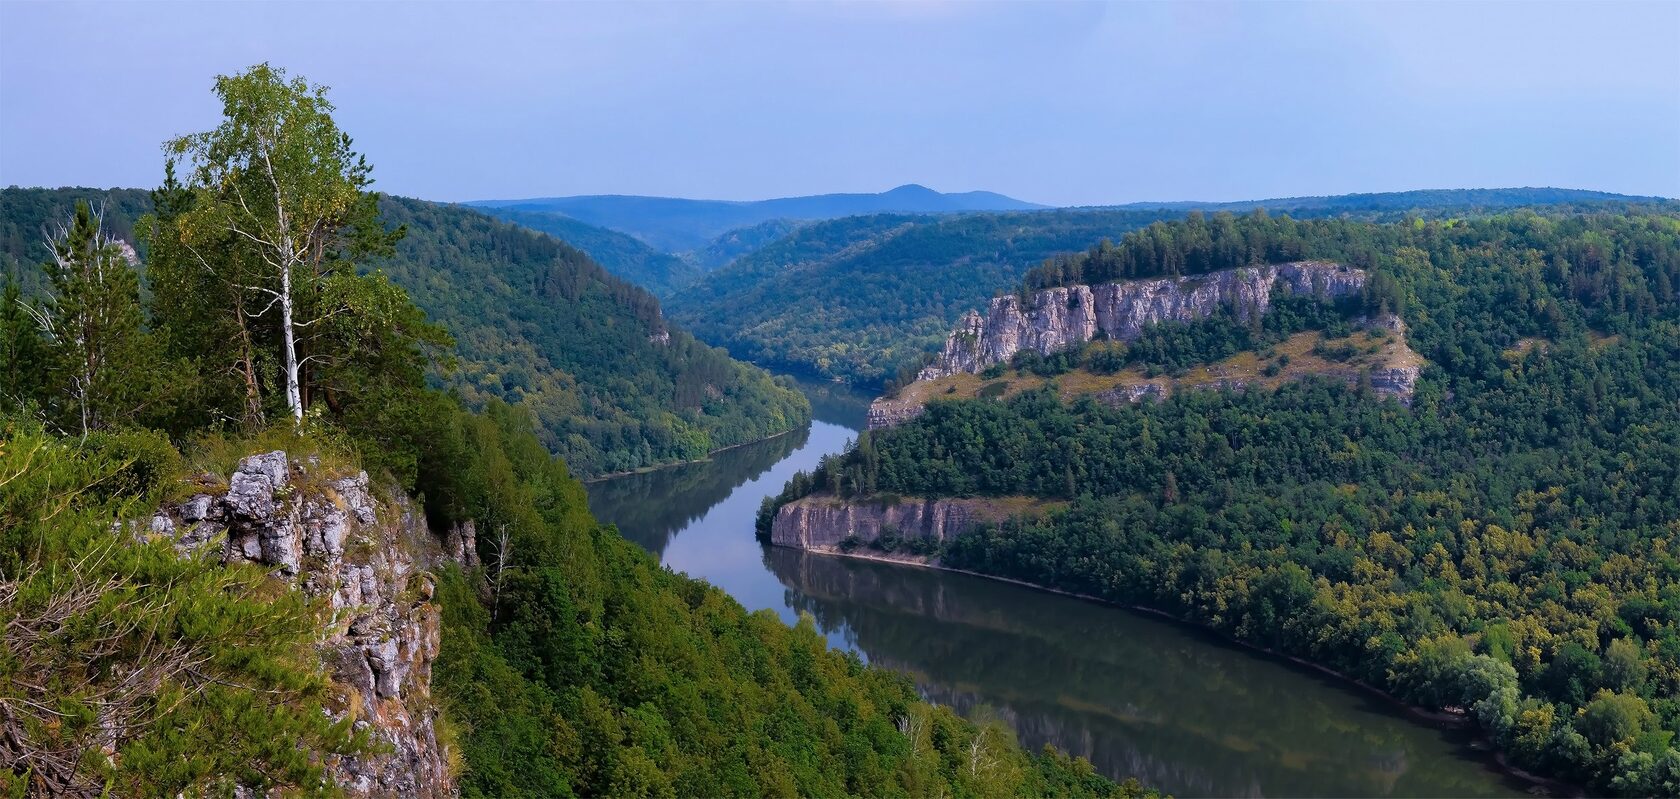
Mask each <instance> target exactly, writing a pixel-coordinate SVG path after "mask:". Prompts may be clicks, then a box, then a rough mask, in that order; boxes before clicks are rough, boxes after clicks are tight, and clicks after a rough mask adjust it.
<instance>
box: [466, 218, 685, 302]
mask: <svg viewBox="0 0 1680 799" xmlns="http://www.w3.org/2000/svg"><path fill="white" fill-rule="evenodd" d="M478 210H481V211H483V212H484V213H486V214H489V215H490V216H493V217H496V218H497V219H500V220H503V221H505V222H512V223H514V224H516V225H519V226H520V227H524V228H530V229H531V230H535V231H538V232H540V233H547V234H548V235H550V236H553V237H554V238H557V239H559V240H561V241H563V242H566V244H568V245H570V246H572V247H574V248H576V249H578V250H581V251H583V252H584V253H587V254H588V255H589V259H590V260H592V261H594V262H595V263H598V264H600V265H601V267H602V268H604V269H606V270H607V271H608V272H611V273H612V274H613V276H615V277H617V278H620V279H622V280H625V281H627V282H630V283H634V284H636V285H638V286H641V287H642V288H645V289H647V290H648V291H651V292H653V294H654V296H656V297H669V296H670V295H671V294H672V293H673V292H675V291H676V290H677V289H679V288H681V287H683V286H686V285H688V284H689V283H692V282H694V281H695V279H696V278H698V277H700V274H701V272H702V269H701V267H700V266H697V265H695V264H691V263H689V262H688V261H686V260H684V259H683V258H681V257H679V256H676V255H672V254H670V253H665V252H660V251H659V250H656V249H654V248H652V247H649V246H648V245H646V244H643V243H642V242H641V241H640V240H639V239H637V238H635V237H634V236H630V235H627V234H624V233H620V232H618V231H616V230H608V229H606V228H600V227H595V226H594V225H589V224H585V223H583V222H579V221H577V220H576V219H573V218H571V217H569V216H564V215H562V214H557V213H545V212H542V211H519V210H515V209H512V208H498V207H494V206H482V207H480V208H478Z"/></svg>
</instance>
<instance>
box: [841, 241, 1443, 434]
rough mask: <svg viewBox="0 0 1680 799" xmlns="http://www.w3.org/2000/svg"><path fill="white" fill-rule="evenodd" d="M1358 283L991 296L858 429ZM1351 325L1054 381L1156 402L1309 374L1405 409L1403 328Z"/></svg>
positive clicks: (1299, 266)
mask: <svg viewBox="0 0 1680 799" xmlns="http://www.w3.org/2000/svg"><path fill="white" fill-rule="evenodd" d="M1364 285H1365V273H1364V272H1363V271H1361V270H1358V269H1352V268H1349V267H1345V266H1341V265H1338V264H1333V263H1325V262H1319V261H1301V262H1295V263H1286V264H1279V265H1276V266H1266V267H1245V268H1242V269H1232V270H1227V271H1223V272H1215V273H1211V274H1207V275H1198V276H1194V277H1180V278H1157V279H1151V280H1133V281H1124V282H1119V283H1107V284H1103V285H1098V286H1068V287H1061V288H1053V289H1045V290H1043V291H1039V292H1037V293H1035V294H1034V295H1032V297H1031V298H1030V300H1029V301H1028V302H1029V305H1030V307H1029V308H1027V309H1026V310H1023V306H1022V301H1021V298H1019V297H1017V296H1013V295H1011V296H1007V297H998V298H995V299H993V300H992V302H991V305H990V307H989V309H988V311H987V313H986V315H985V316H981V315H980V314H979V313H976V312H973V311H970V312H969V313H968V314H966V315H965V316H963V318H962V319H961V320H960V321H959V322H958V324H957V327H956V329H955V330H954V331H952V333H951V336H950V338H949V339H947V340H946V342H945V348H944V349H943V351H941V352H940V354H939V356H938V357H937V358H936V359H935V360H934V361H933V362H932V363H930V364H929V365H928V366H926V367H924V368H923V369H922V371H921V373H920V374H919V375H918V377H917V380H916V382H915V383H913V384H911V385H909V386H906V387H904V388H902V389H900V390H899V392H898V393H897V394H896V395H894V396H889V397H881V398H878V399H876V400H875V401H874V402H872V403H870V406H869V428H870V429H871V430H876V429H881V428H886V427H892V426H895V425H898V424H902V423H904V422H906V421H909V420H910V419H914V418H915V417H917V416H919V415H921V413H922V409H923V407H924V406H925V405H926V403H928V402H929V401H932V400H936V399H964V398H973V397H1006V396H1011V395H1013V394H1016V393H1019V392H1021V391H1024V390H1028V389H1031V388H1035V387H1038V386H1041V385H1043V384H1044V383H1046V382H1047V380H1046V379H1045V378H1043V377H1041V376H1038V375H1033V374H1026V373H1015V372H1008V373H1006V374H1005V375H1003V376H1000V377H993V376H990V375H988V376H982V375H981V373H982V372H986V371H987V370H988V368H990V367H993V366H999V365H1004V364H1008V363H1009V362H1010V361H1011V359H1013V358H1014V356H1015V355H1016V353H1019V352H1023V351H1032V352H1037V353H1039V354H1041V355H1050V354H1053V353H1057V352H1061V351H1065V350H1069V349H1073V348H1076V347H1079V346H1081V345H1083V344H1085V343H1086V342H1089V341H1091V340H1093V339H1097V338H1109V339H1114V340H1119V341H1128V340H1134V339H1136V338H1138V337H1139V336H1141V335H1142V333H1143V331H1144V330H1145V329H1146V328H1147V327H1148V326H1149V325H1153V324H1160V323H1163V322H1187V321H1194V320H1196V319H1201V318H1205V317H1207V316H1209V315H1212V314H1214V313H1216V312H1218V311H1219V310H1220V309H1222V308H1230V309H1232V310H1234V311H1235V313H1236V315H1237V317H1238V318H1239V319H1248V318H1251V317H1252V316H1253V315H1255V314H1264V313H1266V312H1267V311H1268V310H1269V309H1270V307H1271V302H1272V297H1273V291H1274V289H1279V288H1281V289H1283V290H1284V291H1287V292H1290V293H1296V294H1308V295H1312V296H1318V297H1322V298H1326V299H1335V298H1341V297H1347V296H1350V295H1353V294H1356V293H1358V292H1359V291H1360V290H1361V289H1362V288H1363V287H1364ZM1361 324H1363V325H1366V326H1367V329H1366V330H1363V331H1360V332H1357V333H1355V334H1354V335H1351V336H1348V337H1346V338H1342V339H1335V340H1328V339H1325V338H1324V337H1322V336H1320V335H1319V334H1316V333H1312V332H1303V333H1299V334H1296V335H1294V336H1291V337H1289V339H1287V340H1286V341H1284V342H1282V343H1280V344H1279V345H1278V346H1276V347H1270V348H1268V352H1267V353H1266V354H1254V353H1245V354H1241V355H1238V356H1234V357H1231V358H1226V359H1224V360H1221V361H1219V362H1215V363H1208V364H1204V365H1202V366H1199V367H1197V368H1194V369H1191V370H1189V371H1188V372H1186V373H1184V374H1181V375H1178V376H1176V377H1166V376H1161V375H1155V374H1145V373H1143V372H1142V371H1141V370H1139V369H1136V368H1133V369H1126V370H1122V371H1120V372H1117V373H1114V374H1103V375H1096V374H1091V373H1089V372H1085V371H1082V370H1075V371H1074V372H1072V373H1070V374H1069V375H1066V376H1064V377H1062V378H1061V379H1059V381H1058V383H1059V385H1060V386H1061V389H1062V394H1063V395H1065V396H1069V397H1071V396H1075V395H1081V394H1090V395H1094V396H1096V397H1097V398H1098V399H1101V400H1104V401H1107V402H1112V403H1120V402H1137V401H1140V400H1143V399H1159V398H1161V397H1164V396H1166V395H1167V394H1170V393H1172V392H1174V391H1178V390H1184V389H1232V390H1240V389H1244V388H1247V387H1250V386H1264V387H1275V386H1277V385H1278V384H1280V383H1282V382H1285V381H1288V380H1295V379H1301V378H1303V377H1307V376H1309V375H1316V376H1319V377H1324V378H1329V379H1334V380H1341V381H1344V382H1347V383H1349V384H1355V385H1357V384H1360V383H1364V382H1367V381H1368V382H1369V385H1370V387H1371V388H1372V390H1373V391H1375V392H1376V393H1378V394H1381V395H1387V396H1393V397H1396V398H1397V399H1399V400H1400V401H1401V402H1402V403H1406V402H1410V400H1411V396H1412V390H1413V387H1414V385H1415V384H1416V383H1417V379H1418V376H1419V374H1420V373H1421V371H1422V366H1423V359H1422V358H1421V357H1420V356H1418V354H1417V353H1416V352H1414V351H1413V350H1412V349H1411V347H1410V346H1409V345H1408V344H1407V342H1406V325H1405V323H1404V322H1403V321H1402V320H1401V319H1400V318H1399V317H1397V316H1394V315H1392V314H1385V315H1381V316H1377V317H1373V318H1369V319H1365V320H1363V321H1362V322H1361ZM1280 355H1282V356H1287V357H1282V358H1279V357H1278V356H1280ZM1273 359H1276V360H1273ZM1268 361H1270V362H1268Z"/></svg>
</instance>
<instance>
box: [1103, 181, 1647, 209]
mask: <svg viewBox="0 0 1680 799" xmlns="http://www.w3.org/2000/svg"><path fill="white" fill-rule="evenodd" d="M1667 199H1668V198H1665V197H1644V196H1637V195H1632V194H1615V193H1612V192H1608V191H1590V190H1587V189H1555V188H1551V187H1549V186H1548V187H1541V188H1533V187H1527V186H1525V187H1521V188H1508V189H1417V190H1414V191H1388V192H1376V193H1370V194H1336V195H1327V196H1315V197H1274V198H1272V199H1269V200H1238V201H1234V202H1199V201H1194V200H1178V201H1172V202H1137V203H1126V204H1124V205H1104V206H1094V207H1096V208H1166V209H1173V210H1181V211H1190V210H1195V209H1200V210H1202V211H1208V212H1212V211H1252V210H1254V209H1256V208H1267V209H1271V210H1287V211H1289V212H1291V213H1295V214H1296V215H1300V214H1301V212H1317V213H1325V212H1337V211H1346V212H1350V213H1357V212H1380V211H1429V210H1432V209H1437V208H1461V209H1495V208H1513V207H1516V206H1520V205H1563V204H1570V203H1603V202H1663V201H1665V200H1667Z"/></svg>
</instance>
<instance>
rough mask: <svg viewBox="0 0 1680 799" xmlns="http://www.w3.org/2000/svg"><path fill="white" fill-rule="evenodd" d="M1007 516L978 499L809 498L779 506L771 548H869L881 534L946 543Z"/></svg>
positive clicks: (771, 529) (771, 538)
mask: <svg viewBox="0 0 1680 799" xmlns="http://www.w3.org/2000/svg"><path fill="white" fill-rule="evenodd" d="M1004 515H1005V514H1003V513H1001V512H999V511H997V510H995V509H994V508H993V506H992V505H991V504H990V503H988V502H987V501H986V500H979V499H904V500H900V501H898V502H897V503H894V504H890V505H889V504H884V503H880V502H871V501H867V500H865V501H858V502H845V501H841V500H838V499H835V498H834V497H829V496H822V495H813V496H809V497H805V498H804V499H799V500H795V501H793V502H789V503H788V504H786V505H783V506H782V507H781V509H780V510H778V511H776V519H775V521H774V523H773V524H772V526H771V528H770V543H772V544H775V545H776V546H783V547H794V548H796V549H814V550H823V549H834V548H836V547H838V546H839V545H840V542H841V541H844V540H845V539H846V538H848V537H856V539H857V540H858V542H859V543H863V544H867V543H869V542H871V541H875V540H876V539H879V538H880V537H881V535H882V531H883V530H885V531H895V534H896V535H898V536H899V537H901V538H932V539H934V540H936V541H948V540H950V539H952V538H955V537H957V536H959V535H962V534H963V533H966V532H968V531H969V530H972V529H974V527H975V526H976V525H978V524H979V523H980V522H982V521H998V520H1000V519H1001V518H1002V517H1003V516H1004Z"/></svg>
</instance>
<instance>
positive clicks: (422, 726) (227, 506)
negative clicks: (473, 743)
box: [150, 451, 475, 797]
mask: <svg viewBox="0 0 1680 799" xmlns="http://www.w3.org/2000/svg"><path fill="white" fill-rule="evenodd" d="M198 484H199V485H201V486H219V485H222V484H223V483H222V481H221V479H220V478H219V477H217V476H212V475H206V476H204V477H201V478H200V479H199V481H198ZM225 486H226V490H225V492H222V491H216V490H212V491H205V492H201V493H197V494H194V495H192V496H190V497H188V498H187V499H186V500H185V501H182V502H179V503H171V504H166V505H164V506H163V507H161V508H159V509H158V511H157V512H156V514H155V515H154V516H153V517H152V519H151V523H150V528H151V529H150V532H151V534H153V535H161V536H169V537H171V538H173V540H174V541H175V543H176V546H177V548H178V549H180V550H182V551H183V552H189V551H199V550H202V549H205V548H209V549H211V550H212V551H214V552H216V553H218V554H219V557H220V558H221V560H222V561H223V562H225V563H233V562H240V561H245V562H250V563H256V564H260V565H262V566H265V567H269V568H271V569H272V571H273V573H274V575H275V576H276V577H277V578H279V579H280V580H281V581H283V582H284V583H285V584H287V585H289V586H290V587H291V588H292V589H293V590H298V591H303V592H305V593H306V594H309V595H311V596H314V597H321V598H323V599H325V600H326V604H327V606H328V607H329V608H330V611H331V618H330V620H329V621H328V627H327V629H326V630H325V632H324V634H323V637H322V638H321V640H320V642H319V647H320V655H321V660H322V663H323V664H324V666H325V667H326V668H327V669H328V670H329V671H330V673H331V677H332V680H333V682H334V684H335V687H336V689H337V692H338V701H337V702H336V703H335V705H336V706H335V712H336V713H337V714H338V717H339V718H345V717H348V718H351V719H353V720H354V725H355V727H356V728H357V729H358V730H366V731H368V732H369V733H370V734H371V735H372V737H373V738H374V740H375V741H376V745H377V747H378V749H377V751H376V752H375V753H373V754H370V755H366V756H363V757H357V758H345V759H342V760H338V761H336V762H330V763H328V764H327V765H328V768H329V772H330V774H331V775H332V776H333V777H334V779H335V781H336V782H338V783H339V784H340V785H341V786H342V787H343V788H344V789H345V791H346V792H347V793H348V794H349V795H351V796H404V797H410V796H418V797H442V796H452V795H454V793H455V787H454V777H453V775H452V774H451V773H450V770H449V768H448V766H447V763H448V756H447V753H446V752H445V751H444V747H443V746H441V745H440V744H439V741H438V737H437V728H436V724H437V717H438V709H437V706H436V704H435V703H434V702H433V701H432V698H431V669H432V662H433V661H434V659H436V657H437V654H438V636H439V625H440V621H441V617H440V615H439V608H438V606H437V605H435V604H433V603H432V602H431V598H432V593H433V589H434V583H433V580H432V577H431V575H430V574H428V573H427V572H425V571H423V570H422V568H423V566H424V565H428V564H434V563H436V562H437V561H438V560H439V559H441V558H444V557H453V558H455V559H458V560H462V561H464V562H466V563H468V564H469V565H470V563H471V562H472V561H473V560H474V557H475V556H474V555H473V549H474V546H475V544H474V542H473V540H472V538H473V530H472V527H471V525H470V524H469V525H465V526H462V527H458V528H456V529H453V530H451V531H449V535H448V536H446V538H445V544H446V546H447V547H448V549H450V550H452V551H451V552H447V553H446V552H444V551H443V549H441V548H440V547H439V543H438V540H437V539H435V538H433V537H432V535H431V533H430V531H429V530H428V529H427V528H426V523H425V521H424V519H423V518H422V517H421V515H420V514H419V513H418V512H417V511H416V509H415V508H413V507H412V506H411V505H410V504H409V503H408V501H407V499H406V498H405V497H403V496H401V495H392V496H387V497H381V498H378V499H376V498H375V496H374V494H373V492H372V491H371V490H370V488H369V484H368V476H367V473H366V472H358V473H354V474H345V473H335V472H334V470H332V469H329V468H326V467H324V466H322V465H321V463H320V461H319V460H318V459H314V458H311V459H306V460H292V459H290V458H288V457H287V454H286V453H285V452H283V451H275V452H269V453H266V454H261V455H253V456H251V457H248V458H245V459H244V460H242V461H240V463H239V466H238V468H237V469H236V470H235V471H234V473H233V474H232V475H231V476H230V477H229V478H228V479H227V480H226V482H225Z"/></svg>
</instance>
